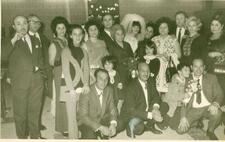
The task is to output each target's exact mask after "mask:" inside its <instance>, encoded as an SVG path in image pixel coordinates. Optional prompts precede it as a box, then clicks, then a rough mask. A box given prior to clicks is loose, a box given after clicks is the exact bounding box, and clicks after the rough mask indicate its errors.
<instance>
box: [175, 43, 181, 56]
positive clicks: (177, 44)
mask: <svg viewBox="0 0 225 142" xmlns="http://www.w3.org/2000/svg"><path fill="white" fill-rule="evenodd" d="M174 49H175V53H176V54H177V57H178V58H180V57H181V50H180V44H179V43H178V41H177V40H175V41H174Z"/></svg>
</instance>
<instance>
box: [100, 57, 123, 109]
mask: <svg viewBox="0 0 225 142" xmlns="http://www.w3.org/2000/svg"><path fill="white" fill-rule="evenodd" d="M102 65H103V67H104V69H105V70H107V71H108V73H109V85H110V86H112V88H113V91H114V92H113V94H114V104H115V106H117V109H118V112H119V113H120V109H121V107H122V103H123V101H122V96H121V90H122V88H123V84H122V83H121V82H120V76H119V74H118V73H117V71H116V70H115V69H114V68H115V65H116V59H115V58H114V57H113V56H105V57H103V58H102Z"/></svg>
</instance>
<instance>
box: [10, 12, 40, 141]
mask: <svg viewBox="0 0 225 142" xmlns="http://www.w3.org/2000/svg"><path fill="white" fill-rule="evenodd" d="M13 28H14V29H15V31H16V34H15V36H14V38H13V39H12V40H11V42H12V45H13V49H12V51H11V52H10V54H9V78H10V80H11V89H12V90H11V91H12V96H13V111H14V119H15V125H16V134H17V137H18V138H19V139H27V138H28V136H30V138H32V139H38V138H40V130H39V115H40V109H41V99H42V91H43V74H42V73H43V71H42V70H43V57H42V49H41V46H40V43H39V41H38V39H37V38H36V37H31V36H29V35H28V34H27V31H28V22H27V19H26V18H25V17H24V16H16V17H15V18H14V20H13Z"/></svg>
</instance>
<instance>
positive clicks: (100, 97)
mask: <svg viewBox="0 0 225 142" xmlns="http://www.w3.org/2000/svg"><path fill="white" fill-rule="evenodd" d="M102 95H103V92H100V93H99V94H98V98H99V102H100V105H101V106H102Z"/></svg>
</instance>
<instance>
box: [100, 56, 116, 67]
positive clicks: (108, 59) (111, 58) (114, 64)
mask: <svg viewBox="0 0 225 142" xmlns="http://www.w3.org/2000/svg"><path fill="white" fill-rule="evenodd" d="M106 62H109V63H112V64H113V69H115V68H116V63H117V60H116V59H115V57H113V56H111V55H108V56H105V57H103V58H102V65H103V66H104V65H105V64H106Z"/></svg>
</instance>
